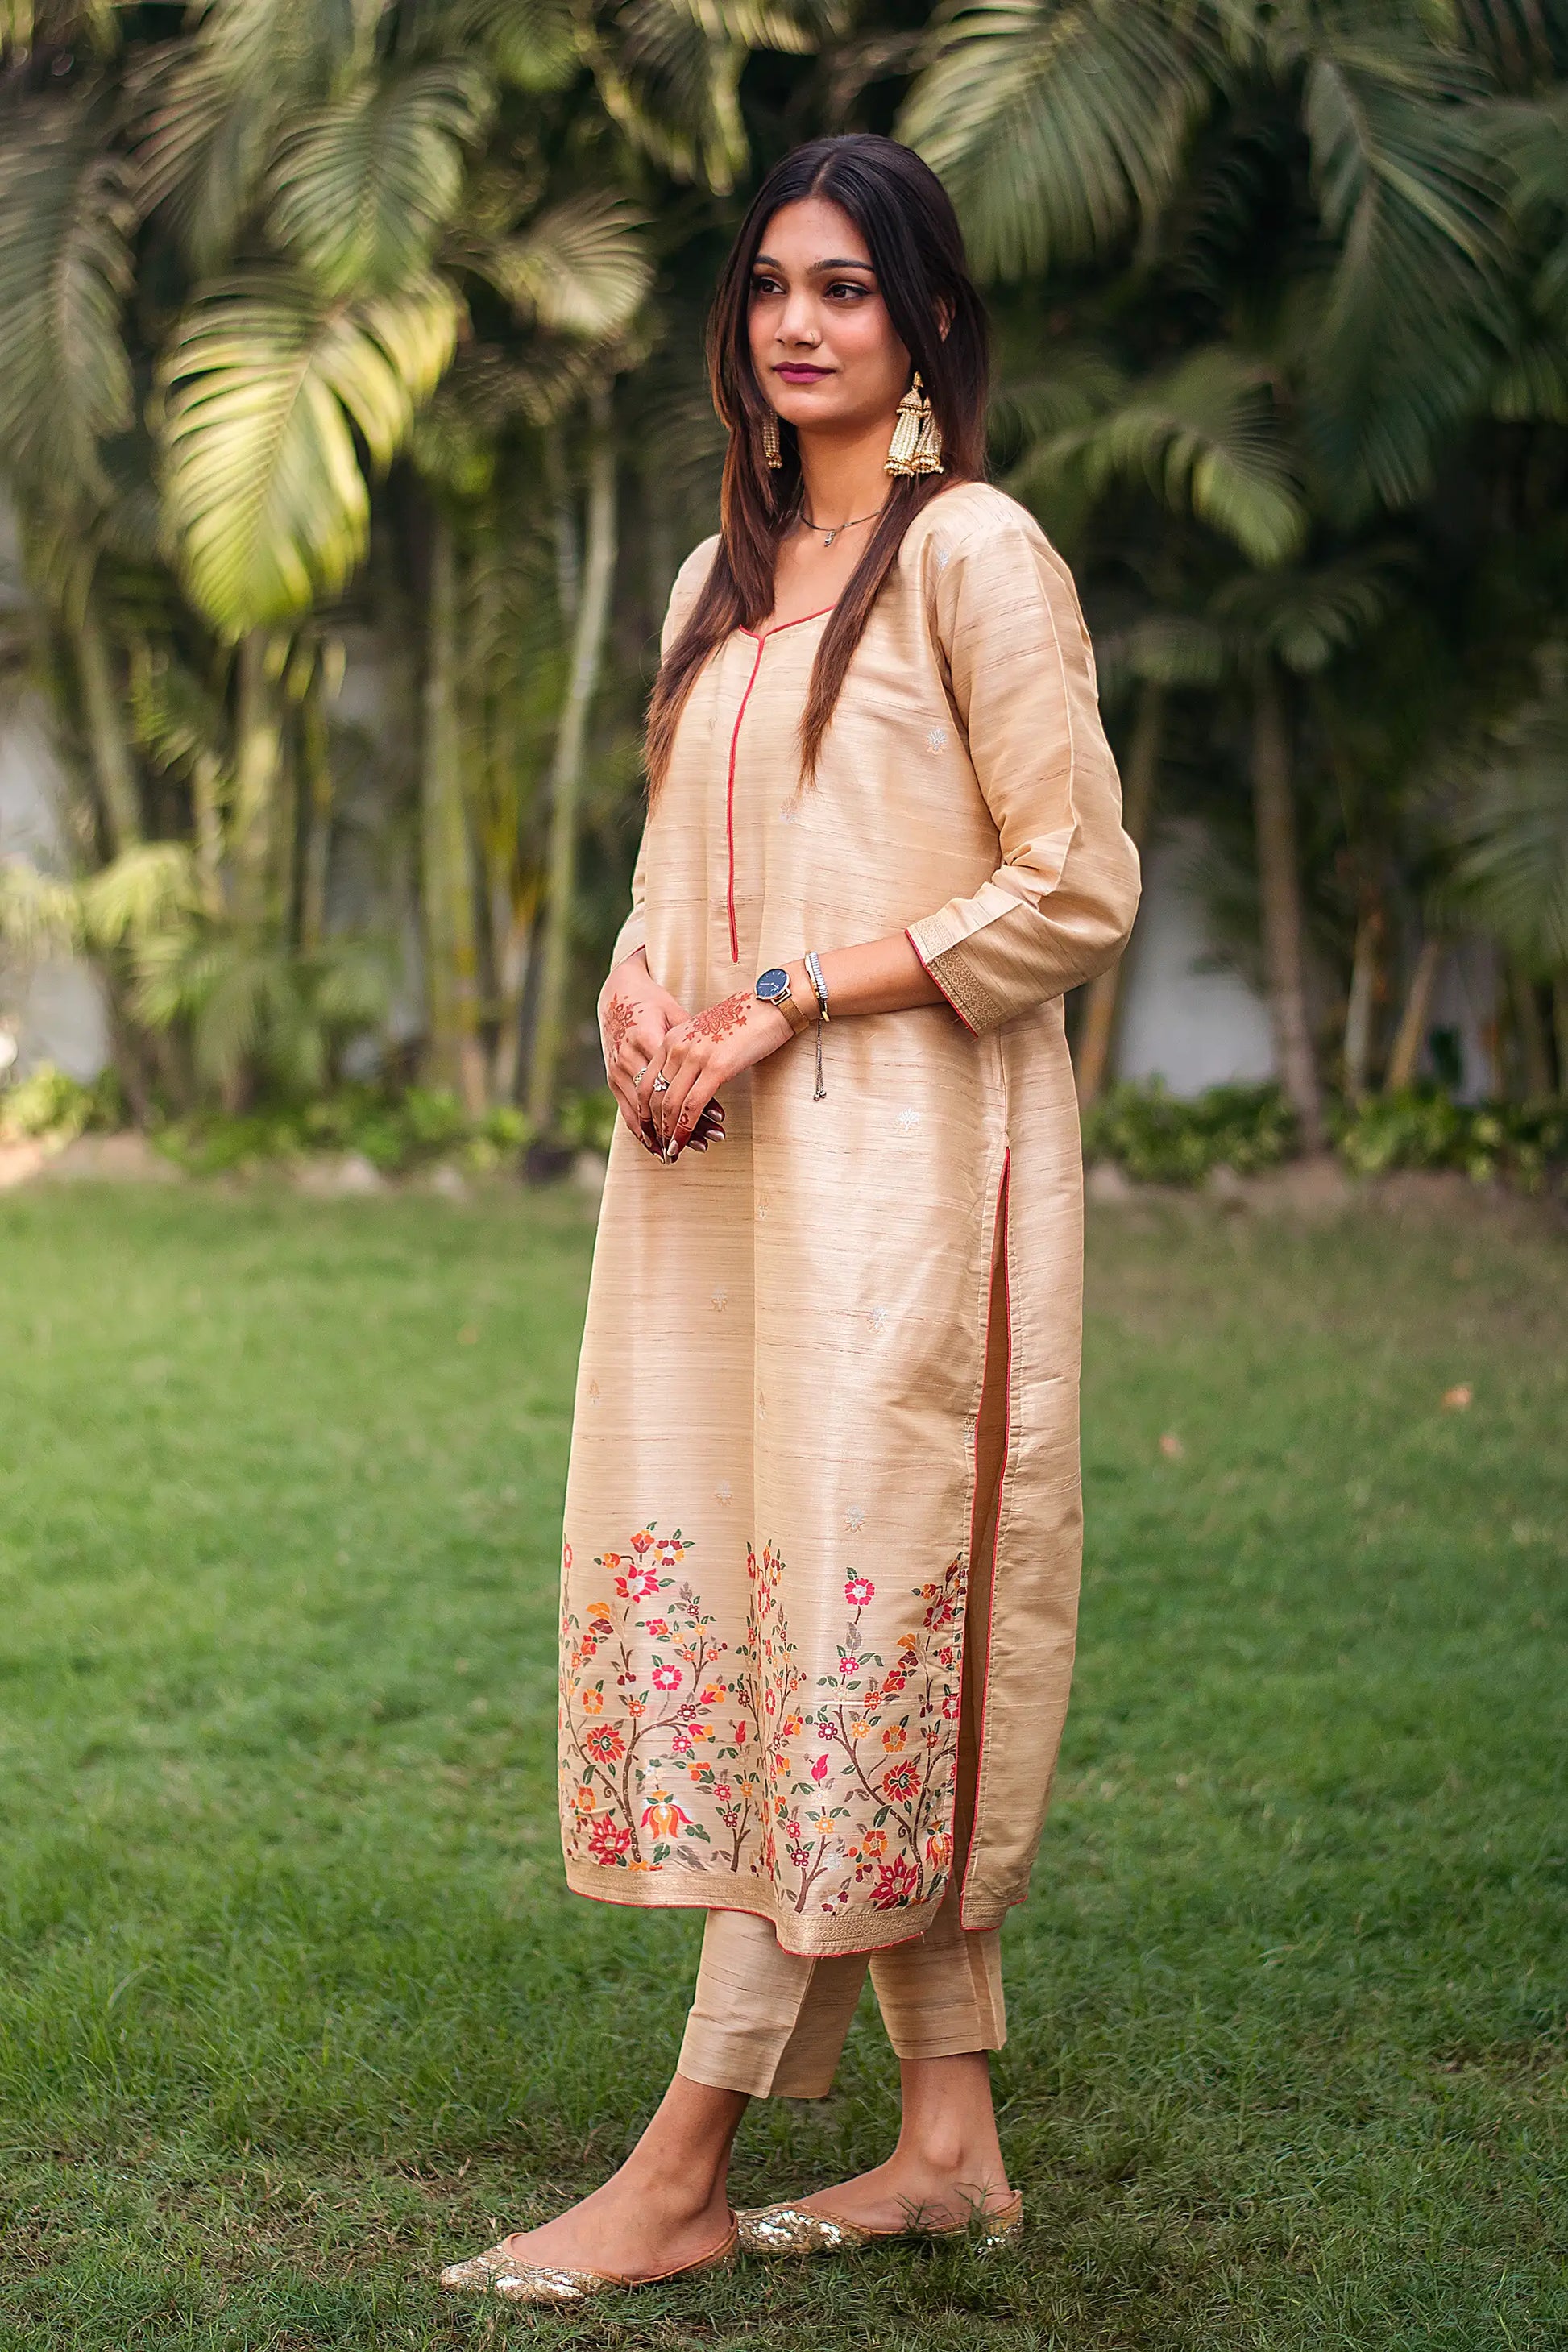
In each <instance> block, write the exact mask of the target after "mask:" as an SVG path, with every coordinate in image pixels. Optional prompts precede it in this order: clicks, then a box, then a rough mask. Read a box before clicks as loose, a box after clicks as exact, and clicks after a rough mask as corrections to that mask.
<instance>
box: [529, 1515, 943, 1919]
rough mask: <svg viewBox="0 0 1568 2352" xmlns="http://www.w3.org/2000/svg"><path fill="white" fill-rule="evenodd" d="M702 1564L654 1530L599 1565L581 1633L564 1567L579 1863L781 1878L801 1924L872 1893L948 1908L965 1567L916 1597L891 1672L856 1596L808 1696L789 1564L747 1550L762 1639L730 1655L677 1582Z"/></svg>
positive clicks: (850, 1593) (858, 1585)
mask: <svg viewBox="0 0 1568 2352" xmlns="http://www.w3.org/2000/svg"><path fill="white" fill-rule="evenodd" d="M690 1549H691V1546H690V1544H689V1542H688V1541H687V1540H686V1538H684V1537H683V1536H682V1535H681V1533H680V1530H679V1528H677V1529H676V1530H675V1531H674V1533H673V1534H671V1535H668V1536H661V1535H660V1534H659V1533H658V1526H657V1523H656V1522H652V1521H650V1522H649V1523H648V1524H647V1526H646V1527H643V1528H639V1529H638V1530H637V1533H636V1535H634V1536H633V1537H632V1538H631V1539H630V1544H629V1548H628V1549H627V1550H626V1552H618V1551H606V1552H602V1553H600V1554H599V1555H598V1556H597V1558H596V1559H595V1566H596V1567H597V1568H599V1569H601V1570H603V1571H604V1577H603V1585H602V1590H603V1592H604V1594H605V1597H604V1598H603V1599H595V1600H594V1601H591V1602H590V1603H589V1604H588V1607H587V1610H586V1612H585V1614H583V1615H579V1614H578V1612H576V1611H574V1609H572V1607H571V1606H570V1598H571V1596H570V1571H571V1567H572V1554H571V1548H570V1546H568V1547H567V1549H566V1552H565V1557H564V1566H565V1570H566V1571H567V1574H566V1580H565V1581H566V1585H567V1591H566V1595H565V1597H564V1598H563V1608H562V1628H561V1639H562V1688H561V1762H562V1778H563V1785H562V1807H563V1821H564V1822H565V1823H566V1841H567V1848H568V1852H569V1853H571V1855H572V1856H573V1857H574V1859H577V1860H584V1861H587V1862H591V1863H595V1864H599V1865H602V1866H604V1867H605V1868H611V1869H619V1870H631V1871H658V1870H662V1869H664V1868H666V1867H668V1866H669V1865H671V1864H673V1865H675V1866H676V1867H684V1868H687V1869H693V1870H697V1871H711V1870H715V1869H720V1870H724V1871H727V1872H729V1873H730V1874H731V1875H733V1876H741V1875H742V1874H747V1875H751V1876H753V1877H757V1876H763V1877H769V1878H771V1879H772V1880H773V1885H774V1887H775V1889H776V1891H777V1894H778V1895H779V1897H780V1899H781V1900H783V1901H784V1902H787V1903H788V1904H789V1905H790V1906H791V1907H792V1908H793V1909H794V1910H795V1911H796V1912H797V1913H801V1914H804V1913H805V1911H806V1910H807V1908H808V1906H809V1907H814V1908H816V1909H818V1910H821V1911H825V1912H829V1913H832V1912H837V1911H841V1910H843V1909H844V1908H846V1906H847V1905H849V1904H850V1903H851V1902H852V1901H854V1900H856V1899H857V1894H858V1899H859V1900H861V1901H863V1902H866V1903H868V1904H869V1905H870V1906H872V1907H873V1908H875V1909H878V1910H884V1911H891V1910H899V1909H903V1908H907V1907H910V1906H916V1905H923V1904H926V1903H930V1902H932V1901H935V1900H937V1899H938V1898H939V1897H940V1896H941V1895H942V1892H943V1890H944V1889H945V1887H946V1885H947V1881H948V1876H949V1874H950V1872H951V1869H952V1811H953V1801H954V1797H955V1794H956V1788H957V1778H958V1731H959V1718H960V1715H961V1712H962V1700H963V1606H964V1592H965V1585H966V1577H967V1564H966V1562H965V1560H964V1559H963V1556H962V1555H960V1556H959V1557H958V1558H957V1559H953V1560H952V1562H951V1563H950V1564H949V1566H948V1567H947V1569H946V1570H944V1571H943V1573H942V1576H941V1577H940V1578H938V1579H935V1580H931V1581H929V1582H926V1583H923V1584H920V1585H914V1586H911V1587H910V1588H908V1591H909V1594H910V1601H912V1603H913V1604H914V1607H913V1608H912V1609H911V1611H910V1623H909V1625H908V1627H907V1629H906V1630H903V1631H900V1633H899V1634H898V1636H897V1641H896V1645H895V1648H894V1650H893V1653H892V1654H891V1657H890V1659H885V1658H884V1657H883V1655H882V1654H881V1653H880V1652H879V1651H876V1650H874V1649H872V1648H871V1647H870V1637H869V1635H868V1632H867V1629H866V1616H867V1612H868V1609H869V1608H870V1606H871V1604H872V1602H873V1601H875V1598H876V1591H877V1588H876V1586H875V1584H874V1583H873V1582H872V1581H871V1580H870V1579H869V1578H868V1577H864V1576H852V1577H850V1578H848V1579H847V1581H846V1583H845V1586H844V1600H845V1604H846V1609H847V1619H846V1622H845V1626H844V1630H843V1632H842V1633H840V1634H839V1636H838V1637H837V1643H836V1648H837V1666H836V1668H835V1669H834V1671H833V1672H831V1673H828V1674H822V1675H817V1676H816V1681H815V1684H814V1685H813V1688H814V1689H815V1691H816V1694H817V1696H816V1697H815V1698H813V1697H811V1696H808V1695H807V1692H806V1685H807V1670H806V1667H805V1664H803V1663H802V1661H801V1657H800V1654H799V1651H798V1648H797V1645H796V1643H795V1641H794V1639H793V1638H792V1636H791V1633H790V1630H789V1624H788V1620H787V1617H786V1614H785V1610H784V1583H785V1570H784V1560H783V1559H782V1558H781V1556H780V1554H779V1553H778V1552H777V1551H776V1550H775V1549H773V1546H772V1545H764V1546H763V1550H762V1553H761V1555H760V1556H759V1555H758V1554H757V1553H756V1552H755V1551H754V1550H753V1549H752V1548H751V1547H750V1546H748V1548H747V1554H746V1566H747V1573H748V1576H749V1579H750V1586H751V1591H750V1606H749V1610H748V1622H747V1630H746V1633H745V1636H744V1638H743V1640H742V1642H741V1643H739V1644H738V1646H737V1647H736V1649H735V1650H734V1651H733V1653H731V1652H730V1651H729V1650H728V1649H727V1646H726V1644H725V1643H722V1642H721V1640H719V1638H718V1637H717V1634H716V1633H715V1631H714V1620H713V1617H712V1616H711V1614H710V1613H708V1612H705V1611H704V1610H703V1607H702V1603H701V1599H700V1595H699V1593H698V1591H697V1590H696V1587H695V1586H694V1585H693V1583H692V1582H691V1580H690V1579H689V1576H687V1575H684V1574H682V1573H680V1571H681V1570H682V1568H683V1566H684V1563H685V1560H686V1558H687V1555H688V1553H689V1551H690ZM612 1596H613V1597H612ZM917 1611H918V1612H919V1613H918V1616H917V1615H916V1612H917ZM726 1735H727V1736H726ZM682 1784H684V1785H682ZM677 1790H679V1792H680V1793H679V1795H678V1794H677V1793H676V1792H677ZM682 1798H684V1800H685V1801H684V1802H682ZM688 1806H689V1807H690V1808H691V1810H690V1811H688V1810H687V1808H688ZM702 1849H707V1851H706V1853H704V1852H703V1851H701V1850H702ZM858 1890H863V1891H861V1892H859V1893H858Z"/></svg>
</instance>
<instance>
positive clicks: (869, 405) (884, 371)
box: [747, 196, 910, 433]
mask: <svg viewBox="0 0 1568 2352" xmlns="http://www.w3.org/2000/svg"><path fill="white" fill-rule="evenodd" d="M747 323H748V327H749V329H750V334H751V346H752V367H753V368H754V369H755V371H756V377H757V383H758V386H759V387H760V389H761V391H762V394H763V399H764V400H766V401H767V402H769V403H770V404H771V405H772V406H773V408H775V409H776V410H777V411H778V413H779V415H781V416H783V417H784V418H786V419H787V421H788V422H789V423H790V424H791V425H795V426H797V427H798V428H799V429H801V430H803V431H805V432H808V433H809V432H812V431H814V430H815V431H826V432H829V433H844V432H851V433H853V432H857V431H864V430H866V429H868V428H870V427H874V426H877V425H880V424H883V423H887V424H888V425H889V427H890V425H891V420H892V415H893V411H894V410H895V409H896V408H897V407H898V404H899V403H900V400H901V399H902V398H903V396H904V394H905V392H906V391H907V390H908V388H909V382H910V355H909V353H908V352H907V351H906V350H905V349H904V346H903V344H902V343H901V342H900V341H899V338H898V336H897V335H896V334H895V333H894V331H893V324H892V320H890V319H889V316H888V311H887V306H886V305H885V303H884V302H883V300H882V297H881V293H880V291H879V288H878V285H877V273H876V271H875V270H874V269H873V268H872V267H871V255H870V249H869V247H868V245H867V243H866V240H865V238H864V237H863V236H861V234H860V232H859V230H858V228H857V227H856V226H855V224H854V222H853V221H852V220H851V219H850V218H849V215H848V214H847V213H845V212H841V211H840V210H839V208H838V206H837V205H833V204H829V203H828V202H827V201H826V198H825V197H822V196H805V197H803V198H802V200H801V201H800V203H799V204H795V205H784V206H783V208H782V209H781V210H780V211H778V212H776V213H775V214H774V215H773V218H772V220H770V221H769V223H768V225H767V226H766V228H765V229H764V230H763V241H762V244H761V246H760V247H759V248H758V252H757V258H756V260H755V262H754V263H753V265H752V291H751V302H750V308H749V311H748V315H747Z"/></svg>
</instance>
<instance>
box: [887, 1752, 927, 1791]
mask: <svg viewBox="0 0 1568 2352" xmlns="http://www.w3.org/2000/svg"><path fill="white" fill-rule="evenodd" d="M919 1787H920V1772H919V1769H918V1768H917V1766H916V1764H915V1759H914V1758H913V1757H912V1756H906V1757H905V1758H904V1760H903V1762H902V1763H901V1764H889V1767H888V1769H887V1770H886V1771H885V1772H884V1773H883V1775H882V1794H883V1796H884V1797H887V1798H889V1799H890V1800H892V1801H895V1802H896V1801H898V1800H900V1799H901V1798H907V1797H912V1796H913V1795H914V1793H915V1790H917V1789H918V1788H919Z"/></svg>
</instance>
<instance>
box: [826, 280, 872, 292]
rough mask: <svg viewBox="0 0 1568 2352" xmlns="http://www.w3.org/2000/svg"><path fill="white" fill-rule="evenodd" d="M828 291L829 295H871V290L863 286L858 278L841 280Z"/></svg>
mask: <svg viewBox="0 0 1568 2352" xmlns="http://www.w3.org/2000/svg"><path fill="white" fill-rule="evenodd" d="M827 291H828V293H829V294H853V295H856V296H859V295H862V294H869V292H870V291H871V289H870V288H869V287H868V286H862V285H861V284H860V282H859V280H858V278H839V279H838V281H837V283H836V284H835V285H832V286H830V287H829V288H828V289H827Z"/></svg>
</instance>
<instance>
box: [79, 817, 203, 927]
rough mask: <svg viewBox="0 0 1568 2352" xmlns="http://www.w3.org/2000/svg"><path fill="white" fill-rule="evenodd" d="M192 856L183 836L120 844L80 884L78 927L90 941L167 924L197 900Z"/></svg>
mask: <svg viewBox="0 0 1568 2352" xmlns="http://www.w3.org/2000/svg"><path fill="white" fill-rule="evenodd" d="M199 899H200V893H199V889H198V884H197V876H196V868H195V858H194V857H193V856H192V854H191V852H190V850H189V849H188V848H187V847H186V845H185V844H184V842H180V841H149V842H144V843H142V845H141V846H140V847H138V848H135V849H127V850H123V851H122V852H121V855H120V856H118V857H116V858H114V859H113V860H112V861H111V863H110V864H109V865H108V866H103V867H102V868H101V869H100V872H98V873H97V874H95V875H93V876H92V877H91V878H90V880H89V881H87V882H84V883H83V884H82V885H81V908H82V929H83V932H84V935H85V936H86V938H87V939H88V940H90V942H91V943H92V945H93V946H94V947H100V948H102V947H118V946H120V944H121V942H122V941H123V940H142V939H145V938H148V937H150V936H152V935H153V934H155V933H160V932H163V931H167V930H169V929H171V928H172V927H174V926H175V925H177V924H179V923H180V922H181V921H183V920H184V918H185V917H186V916H188V915H191V914H194V913H195V908H196V907H197V905H198V904H199Z"/></svg>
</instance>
